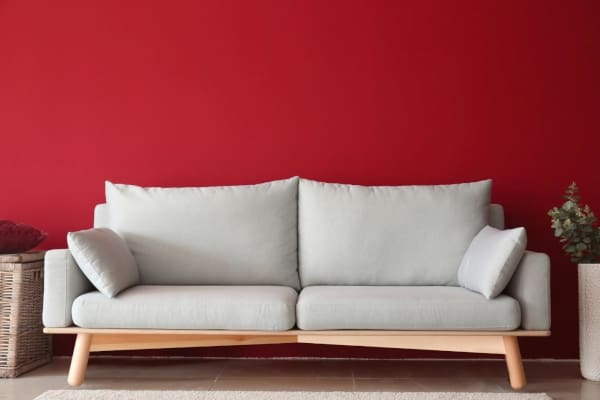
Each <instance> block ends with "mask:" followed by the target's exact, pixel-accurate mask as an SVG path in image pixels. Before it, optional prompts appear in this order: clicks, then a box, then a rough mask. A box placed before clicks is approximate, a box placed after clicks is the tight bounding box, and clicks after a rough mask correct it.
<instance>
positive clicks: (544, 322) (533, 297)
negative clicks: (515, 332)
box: [504, 251, 550, 330]
mask: <svg viewBox="0 0 600 400" xmlns="http://www.w3.org/2000/svg"><path fill="white" fill-rule="evenodd" d="M504 293H505V294H507V295H509V296H511V297H514V298H515V299H517V300H518V301H519V304H520V305H521V313H522V318H521V328H523V329H528V330H547V329H550V257H548V255H546V254H544V253H535V252H533V251H526V252H525V255H524V256H523V258H522V259H521V263H520V264H519V265H518V266H517V269H516V271H515V273H514V275H513V277H512V280H511V281H510V283H509V284H508V287H507V288H506V290H505V291H504Z"/></svg>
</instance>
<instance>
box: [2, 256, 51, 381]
mask: <svg viewBox="0 0 600 400" xmlns="http://www.w3.org/2000/svg"><path fill="white" fill-rule="evenodd" d="M43 293H44V252H35V253H23V254H4V255H0V377H1V378H14V377H16V376H18V375H21V374H22V373H24V372H27V371H29V370H31V369H33V368H36V367H38V366H40V365H42V364H45V363H47V362H49V361H50V359H51V358H52V347H51V343H52V342H51V339H52V338H51V337H50V336H49V335H45V334H44V333H43V332H42V297H43Z"/></svg>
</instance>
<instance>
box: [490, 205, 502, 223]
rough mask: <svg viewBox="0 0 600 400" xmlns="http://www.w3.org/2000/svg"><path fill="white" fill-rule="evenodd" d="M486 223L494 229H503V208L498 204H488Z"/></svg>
mask: <svg viewBox="0 0 600 400" xmlns="http://www.w3.org/2000/svg"><path fill="white" fill-rule="evenodd" d="M488 224H489V225H490V226H491V227H494V228H496V229H504V208H503V207H502V206H501V205H500V204H490V213H489V219H488Z"/></svg>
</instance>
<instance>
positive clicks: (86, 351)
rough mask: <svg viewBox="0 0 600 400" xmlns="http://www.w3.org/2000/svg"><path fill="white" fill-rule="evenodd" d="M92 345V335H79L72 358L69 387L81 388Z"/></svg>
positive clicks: (68, 380)
mask: <svg viewBox="0 0 600 400" xmlns="http://www.w3.org/2000/svg"><path fill="white" fill-rule="evenodd" d="M91 344H92V335H91V334H90V333H78V334H77V339H75V348H74V349H73V358H71V366H70V367H69V377H68V378H67V382H68V383H69V385H71V386H79V385H81V384H82V383H83V379H84V378H85V370H86V369H87V364H88V358H89V356H90V345H91Z"/></svg>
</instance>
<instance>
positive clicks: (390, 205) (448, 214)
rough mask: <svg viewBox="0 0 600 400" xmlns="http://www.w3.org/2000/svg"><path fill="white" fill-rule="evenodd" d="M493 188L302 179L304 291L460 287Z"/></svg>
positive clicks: (485, 183)
mask: <svg viewBox="0 0 600 400" xmlns="http://www.w3.org/2000/svg"><path fill="white" fill-rule="evenodd" d="M490 190H491V181H489V180H487V181H481V182H473V183H464V184H457V185H437V186H394V187H392V186H358V185H341V184H331V183H323V182H316V181H310V180H306V179H301V180H300V186H299V192H298V201H299V204H298V212H299V219H298V233H299V271H300V279H301V282H302V286H313V285H457V284H458V281H457V271H458V267H459V265H460V262H461V259H462V257H463V254H464V253H465V251H466V250H467V247H468V246H469V244H470V243H471V241H472V240H473V238H474V237H475V235H476V234H477V233H478V232H479V231H480V230H481V229H482V228H483V227H484V226H485V225H487V223H488V220H489V205H490Z"/></svg>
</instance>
